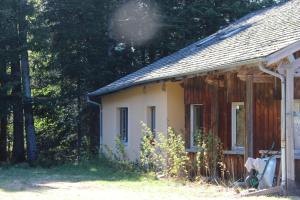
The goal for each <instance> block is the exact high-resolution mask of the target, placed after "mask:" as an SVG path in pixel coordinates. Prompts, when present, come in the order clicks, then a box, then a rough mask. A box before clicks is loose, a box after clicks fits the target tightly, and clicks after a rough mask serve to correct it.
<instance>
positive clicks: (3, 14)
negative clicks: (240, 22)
mask: <svg viewBox="0 0 300 200" xmlns="http://www.w3.org/2000/svg"><path fill="white" fill-rule="evenodd" d="M24 3H25V4H24ZM274 3H278V1H275V0H241V1H234V0H164V1H158V0H131V1H127V0H84V1H83V0H27V1H26V0H2V1H1V4H0V86H1V88H0V118H1V121H0V124H1V126H0V127H1V130H0V160H1V161H8V160H11V161H14V162H23V161H24V160H25V159H26V158H30V155H31V153H30V154H27V156H25V152H26V151H27V152H35V151H31V150H30V149H28V147H31V145H30V144H31V142H32V141H33V142H34V140H32V139H34V137H33V136H34V135H33V134H34V132H35V131H34V130H33V131H31V132H29V133H31V134H28V133H27V132H26V133H27V141H26V145H25V142H24V138H25V137H24V134H25V133H24V130H26V131H28V130H29V129H28V127H30V126H28V119H30V118H28V117H27V118H26V116H28V115H26V114H28V113H29V114H30V107H31V103H33V113H34V119H35V129H36V138H37V147H38V148H37V149H38V153H39V159H40V160H41V161H43V163H45V162H46V163H48V164H53V163H55V162H64V161H66V160H75V159H79V158H80V157H81V156H87V155H90V153H93V152H96V151H97V149H96V147H97V141H99V138H98V134H97V133H98V132H97V127H95V124H97V123H96V122H97V120H96V118H97V113H98V110H97V109H98V108H97V107H95V106H93V105H88V104H87V102H86V94H87V92H90V91H93V90H95V89H97V88H99V87H101V86H104V85H105V84H108V83H110V82H112V81H113V80H116V79H118V78H120V77H122V76H124V75H126V74H128V73H130V72H133V71H135V70H137V69H139V68H141V67H143V66H145V65H147V64H149V63H152V62H153V61H155V60H157V59H159V58H161V57H163V56H166V55H169V54H171V53H173V52H174V51H176V50H178V49H180V48H182V47H184V46H186V45H188V44H190V43H192V42H194V41H196V40H199V39H201V38H203V37H205V36H207V35H209V34H211V33H213V32H215V31H217V30H218V29H219V28H221V27H224V26H226V25H228V24H229V23H230V22H232V21H235V20H236V19H238V18H240V17H242V16H244V15H245V14H247V13H249V12H252V11H254V10H257V9H259V8H262V7H266V6H270V5H272V4H274ZM23 16H24V18H23ZM24 36H25V40H24ZM26 53H29V63H28V64H29V66H30V73H31V76H30V78H31V87H32V96H33V98H28V97H26V95H24V94H25V93H26V92H25V91H26V87H25V85H24V84H23V86H22V81H23V82H24V80H26V77H24V73H22V77H21V71H22V72H23V70H24V69H26V68H24V67H26V65H24V62H23V64H22V62H20V61H26ZM24 59H25V60H24ZM20 63H21V66H20ZM25 64H26V63H25ZM27 78H28V77H27ZM26 108H29V109H26ZM24 119H25V122H26V123H24ZM29 122H30V121H29ZM28 136H30V137H28ZM28 138H29V139H30V140H28ZM32 144H34V143H32ZM29 150H30V151H29ZM32 158H33V159H35V157H34V156H33V157H32Z"/></svg>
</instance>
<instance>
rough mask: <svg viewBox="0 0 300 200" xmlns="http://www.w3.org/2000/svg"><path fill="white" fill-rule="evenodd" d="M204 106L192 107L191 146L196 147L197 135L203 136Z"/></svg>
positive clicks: (194, 105)
mask: <svg viewBox="0 0 300 200" xmlns="http://www.w3.org/2000/svg"><path fill="white" fill-rule="evenodd" d="M203 119H204V106H203V105H201V104H192V105H191V131H190V146H191V147H194V146H195V142H196V136H197V134H201V133H202V132H203V130H204V120H203Z"/></svg>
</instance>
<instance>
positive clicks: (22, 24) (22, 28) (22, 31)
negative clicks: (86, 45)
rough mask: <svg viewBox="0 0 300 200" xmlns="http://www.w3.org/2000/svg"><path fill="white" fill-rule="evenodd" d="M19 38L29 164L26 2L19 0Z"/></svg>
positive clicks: (32, 147) (32, 152) (32, 142)
mask: <svg viewBox="0 0 300 200" xmlns="http://www.w3.org/2000/svg"><path fill="white" fill-rule="evenodd" d="M19 3H20V4H19V6H20V7H19V8H20V13H19V14H20V15H19V38H20V44H21V48H22V50H21V69H22V84H23V104H24V114H25V131H26V142H27V159H28V162H29V163H30V164H33V162H34V161H36V160H37V146H36V135H35V127H34V119H33V110H32V98H31V88H30V76H29V61H28V44H27V28H28V24H27V21H26V13H25V10H26V7H27V1H26V0H19Z"/></svg>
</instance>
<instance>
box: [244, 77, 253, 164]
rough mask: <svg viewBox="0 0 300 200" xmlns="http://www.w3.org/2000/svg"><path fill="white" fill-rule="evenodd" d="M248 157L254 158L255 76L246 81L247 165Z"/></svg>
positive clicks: (245, 157) (245, 158)
mask: <svg viewBox="0 0 300 200" xmlns="http://www.w3.org/2000/svg"><path fill="white" fill-rule="evenodd" d="M248 157H253V76H252V75H248V76H247V80H246V134H245V156H244V160H245V163H246V161H247V159H248Z"/></svg>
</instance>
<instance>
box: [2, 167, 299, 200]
mask: <svg viewBox="0 0 300 200" xmlns="http://www.w3.org/2000/svg"><path fill="white" fill-rule="evenodd" d="M0 199H5V200H11V199H18V200H19V199H28V200H37V199H38V200H40V199H47V200H52V199H57V200H94V199H95V200H96V199H101V200H106V199H107V200H108V199H123V200H126V199H130V200H134V199H138V200H148V199H149V200H150V199H151V200H155V199H163V200H166V199H175V200H176V199H178V200H179V199H180V200H185V199H188V200H193V199H240V197H239V196H238V195H236V194H235V192H234V191H233V190H232V189H228V188H225V187H221V186H212V185H207V184H200V183H187V184H183V183H177V182H174V181H166V180H156V179H155V178H153V177H152V176H150V175H144V174H139V173H128V172H124V171H121V170H117V169H115V168H114V167H112V166H109V165H107V164H104V163H103V162H101V161H94V162H86V163H82V164H80V165H77V166H75V165H70V164H69V165H64V166H59V167H53V168H50V169H43V168H29V167H28V166H26V165H20V166H14V167H0ZM247 199H251V198H247ZM252 199H255V200H259V199H300V198H297V197H290V198H279V197H259V198H257V197H255V198H252Z"/></svg>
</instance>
